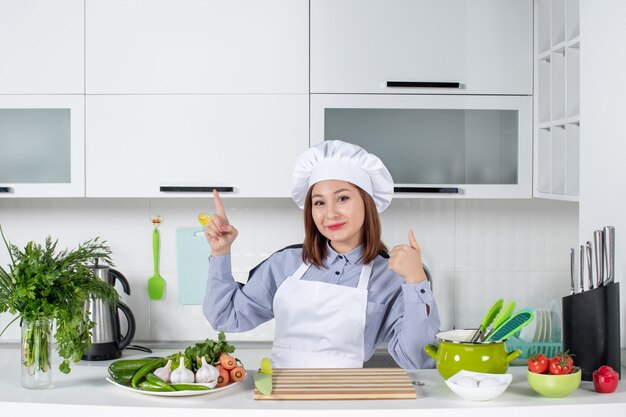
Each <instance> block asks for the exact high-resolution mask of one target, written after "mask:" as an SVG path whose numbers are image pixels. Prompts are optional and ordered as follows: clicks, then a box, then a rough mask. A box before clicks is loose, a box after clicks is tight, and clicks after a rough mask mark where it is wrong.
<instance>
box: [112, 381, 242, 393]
mask: <svg viewBox="0 0 626 417" xmlns="http://www.w3.org/2000/svg"><path fill="white" fill-rule="evenodd" d="M106 380H107V381H109V382H110V383H111V384H113V385H115V386H116V387H119V388H122V389H125V390H127V391H132V392H136V393H138V394H145V395H156V396H157V397H190V396H192V395H205V394H212V393H214V392H219V391H223V390H226V389H228V388H232V387H234V386H235V385H237V384H239V382H241V381H239V382H233V383H232V384H228V385H226V386H223V387H220V388H213V389H208V390H198V391H195V390H188V391H174V392H158V391H144V390H141V389H135V388H133V387H129V386H127V385H122V384H118V383H117V382H115V381H113V380H112V379H111V378H107V379H106ZM198 385H204V384H198Z"/></svg>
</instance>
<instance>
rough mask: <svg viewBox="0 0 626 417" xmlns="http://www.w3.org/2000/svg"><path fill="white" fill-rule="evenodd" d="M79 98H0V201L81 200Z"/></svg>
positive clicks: (82, 102)
mask: <svg viewBox="0 0 626 417" xmlns="http://www.w3.org/2000/svg"><path fill="white" fill-rule="evenodd" d="M84 116H85V100H84V96H82V95H0V198H11V197H84V196H85V157H84V150H85V125H84V120H85V119H84Z"/></svg>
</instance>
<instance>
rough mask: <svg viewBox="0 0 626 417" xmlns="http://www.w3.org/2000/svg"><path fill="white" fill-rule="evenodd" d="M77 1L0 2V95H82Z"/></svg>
mask: <svg viewBox="0 0 626 417" xmlns="http://www.w3.org/2000/svg"><path fill="white" fill-rule="evenodd" d="M84 20H85V19H84V1H83V0H2V1H0V93H1V94H80V93H83V92H84V91H85V72H84V70H85V61H84V58H85V53H84V51H85V49H84V34H85V27H84Z"/></svg>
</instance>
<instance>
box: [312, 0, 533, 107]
mask: <svg viewBox="0 0 626 417" xmlns="http://www.w3.org/2000/svg"><path fill="white" fill-rule="evenodd" d="M532 28H533V2H532V0H508V1H501V0H311V92H312V93H372V94H375V93H383V94H393V93H401V94H407V93H409V94H415V93H418V94H421V93H424V94H506V95H515V94H520V95H532V93H533V29H532ZM390 81H397V82H401V83H405V84H402V85H404V86H399V87H388V84H387V83H388V82H390ZM406 83H409V84H406ZM411 83H417V84H411ZM420 83H422V84H420ZM424 83H425V84H424ZM433 83H435V84H436V83H458V84H459V86H458V87H450V86H447V85H442V86H441V87H442V88H436V87H433V85H432V84H433Z"/></svg>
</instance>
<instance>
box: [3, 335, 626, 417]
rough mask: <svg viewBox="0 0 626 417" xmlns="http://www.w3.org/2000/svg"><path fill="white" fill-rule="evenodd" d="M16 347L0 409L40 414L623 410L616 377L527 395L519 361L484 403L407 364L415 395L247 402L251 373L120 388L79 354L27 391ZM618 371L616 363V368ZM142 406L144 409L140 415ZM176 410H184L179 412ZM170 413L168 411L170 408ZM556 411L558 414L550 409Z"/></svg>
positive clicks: (254, 353)
mask: <svg viewBox="0 0 626 417" xmlns="http://www.w3.org/2000/svg"><path fill="white" fill-rule="evenodd" d="M177 350H178V349H157V350H155V351H154V353H153V354H152V355H156V356H165V355H168V354H170V353H173V352H175V351H177ZM268 354H269V351H268V350H267V349H265V348H259V347H256V348H255V347H240V348H238V349H237V351H236V352H235V353H234V355H235V356H236V357H238V358H239V359H241V361H242V362H243V363H244V364H245V365H246V367H247V368H249V370H253V369H256V368H257V367H258V366H259V363H260V360H261V358H262V357H263V356H268ZM144 356H149V355H148V354H146V353H143V352H137V351H128V350H127V351H125V352H124V356H123V358H131V357H144ZM19 361H20V357H19V349H18V348H17V347H16V346H15V345H12V346H8V345H0V411H2V415H3V416H4V415H8V414H5V413H9V412H11V413H14V414H12V415H17V414H15V413H18V412H21V413H24V412H28V413H47V414H48V415H57V414H59V415H61V414H62V415H64V416H68V417H69V416H81V417H84V416H86V415H88V416H89V417H96V416H105V415H106V416H107V417H110V415H111V414H112V413H117V414H119V415H137V416H147V415H149V416H150V417H160V416H163V417H172V416H173V415H177V416H182V415H184V416H185V417H192V416H202V417H207V416H210V415H211V414H210V411H209V410H215V411H220V410H221V411H220V414H216V415H219V416H223V417H230V416H239V415H242V416H280V415H290V416H292V415H293V413H294V411H295V410H297V413H298V417H300V416H309V415H320V414H321V413H322V412H323V413H324V415H328V414H329V413H330V415H334V414H338V413H341V415H342V416H357V415H358V416H374V415H376V416H380V415H381V413H383V412H385V414H387V413H388V412H390V411H391V412H393V414H394V416H405V415H406V416H409V415H410V416H413V417H415V416H419V417H423V416H448V415H450V416H451V415H455V416H459V415H462V416H463V417H469V416H479V415H480V416H482V417H488V416H497V417H502V415H503V414H506V416H507V417H511V416H523V417H529V416H530V415H532V416H533V417H538V416H543V415H546V416H548V415H549V416H551V417H554V416H555V415H562V414H561V413H574V415H582V414H583V413H584V414H587V415H593V414H595V413H598V412H601V413H602V415H603V416H606V415H607V414H606V413H615V414H613V415H615V416H618V415H626V382H624V380H622V381H620V386H619V388H618V391H617V392H616V393H613V394H598V393H596V392H595V391H594V389H593V384H592V383H591V382H585V381H583V382H582V384H581V386H580V388H579V389H578V390H577V391H576V392H574V393H573V394H572V395H570V396H569V397H567V398H543V397H540V396H538V395H537V394H535V392H534V391H532V389H531V388H530V387H529V386H528V383H527V382H526V368H525V367H521V366H520V367H511V368H510V372H511V373H512V374H513V383H512V384H511V386H510V387H509V388H508V389H507V391H506V392H505V393H504V394H502V395H501V396H500V397H498V398H496V399H494V400H492V401H488V402H473V401H468V400H464V399H462V398H460V397H458V396H457V395H456V394H454V393H453V392H452V391H450V390H449V389H448V387H447V386H446V385H445V384H444V382H443V379H442V378H441V376H440V375H439V374H438V373H437V371H436V370H433V369H428V370H415V371H410V372H409V375H410V377H411V378H412V379H414V380H416V381H421V382H424V383H425V385H424V386H421V387H417V388H416V389H417V393H418V398H417V399H416V400H381V401H372V400H370V401H255V400H253V388H254V383H253V375H252V374H253V373H254V371H250V372H249V375H248V376H247V377H246V379H245V380H244V381H243V382H242V383H241V384H239V385H238V386H234V387H232V388H229V389H227V390H224V391H221V392H216V393H212V394H206V395H201V396H196V397H177V398H170V397H154V396H147V395H142V394H137V393H133V392H129V391H126V390H123V389H121V388H119V387H116V386H113V385H112V384H110V383H108V382H107V381H106V380H105V378H106V377H107V376H108V374H107V370H106V368H107V366H108V365H109V364H110V363H111V361H105V362H87V361H81V362H79V363H77V364H73V365H72V372H71V373H70V374H69V375H64V374H61V373H60V372H59V371H58V368H57V366H58V363H59V362H58V360H57V362H56V365H55V364H53V366H55V368H54V373H53V377H52V378H53V383H54V387H53V388H50V389H46V390H27V389H24V388H22V386H21V385H20V367H19ZM622 374H623V375H624V369H622ZM148 412H149V414H148ZM180 412H184V414H180ZM173 413H176V414H173ZM555 413H558V414H555Z"/></svg>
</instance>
